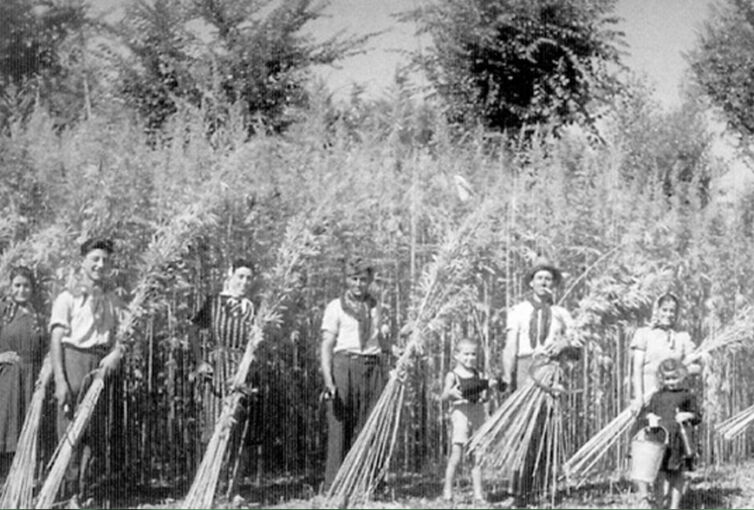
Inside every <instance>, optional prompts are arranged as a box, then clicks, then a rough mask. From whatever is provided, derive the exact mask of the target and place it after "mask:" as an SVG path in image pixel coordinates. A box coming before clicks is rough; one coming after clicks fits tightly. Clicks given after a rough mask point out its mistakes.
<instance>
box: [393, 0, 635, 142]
mask: <svg viewBox="0 0 754 510" xmlns="http://www.w3.org/2000/svg"><path fill="white" fill-rule="evenodd" d="M614 3H615V2H614V0H608V1H604V0H439V1H438V2H436V3H434V4H433V5H432V6H431V7H427V8H420V9H418V10H415V11H413V12H411V13H409V14H408V15H407V16H406V17H405V18H404V19H412V20H415V21H416V22H418V23H419V26H420V30H419V32H420V33H422V34H428V35H429V36H430V37H431V38H432V40H433V42H434V46H433V47H432V48H431V49H430V50H429V51H428V52H427V53H426V54H420V55H418V58H417V60H418V62H419V63H420V65H421V66H422V68H423V69H425V70H426V72H427V74H428V77H429V80H430V81H431V83H432V84H433V85H434V86H435V88H436V89H437V91H438V92H439V93H440V95H441V96H443V97H444V98H445V99H446V101H447V102H448V103H449V108H450V111H449V115H450V118H451V120H452V121H462V122H468V121H471V122H475V121H476V120H477V119H481V120H482V121H483V123H484V124H485V125H487V126H488V127H491V128H496V129H507V128H519V127H521V126H522V125H524V124H532V123H542V122H549V121H555V122H558V123H562V122H569V121H573V120H584V119H587V120H588V119H590V118H591V116H590V113H589V111H588V110H587V105H588V104H589V103H590V101H592V100H593V99H597V98H600V97H601V94H603V93H604V92H606V91H609V90H611V88H612V87H614V86H615V84H616V83H615V81H614V80H613V79H612V78H611V75H610V73H609V71H608V64H609V63H618V61H619V59H618V51H617V49H616V44H617V43H618V42H619V41H620V38H621V36H622V34H621V33H620V32H617V31H614V30H612V29H610V28H609V27H610V25H612V24H614V23H615V22H616V20H615V18H612V17H610V16H609V15H610V13H611V12H612V10H613V6H614Z"/></svg>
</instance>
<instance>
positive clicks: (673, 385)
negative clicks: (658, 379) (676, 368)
mask: <svg viewBox="0 0 754 510" xmlns="http://www.w3.org/2000/svg"><path fill="white" fill-rule="evenodd" d="M682 382H683V380H682V379H681V378H680V377H668V378H666V379H665V387H666V388H668V389H669V390H677V389H678V388H679V387H680V386H681V383H682Z"/></svg>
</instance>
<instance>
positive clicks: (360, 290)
mask: <svg viewBox="0 0 754 510" xmlns="http://www.w3.org/2000/svg"><path fill="white" fill-rule="evenodd" d="M373 279H374V268H373V267H372V266H371V265H369V263H368V262H367V261H366V260H364V259H362V258H361V257H356V258H353V259H351V260H349V261H348V263H347V264H346V288H347V290H348V293H349V294H351V296H353V297H355V298H362V297H364V296H365V295H366V293H367V289H369V284H371V283H372V280H373Z"/></svg>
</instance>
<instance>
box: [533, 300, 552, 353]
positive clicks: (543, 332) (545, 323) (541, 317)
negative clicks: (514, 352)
mask: <svg viewBox="0 0 754 510" xmlns="http://www.w3.org/2000/svg"><path fill="white" fill-rule="evenodd" d="M528 301H529V303H531V306H533V307H534V311H533V312H532V314H531V318H530V319H529V343H530V344H531V348H532V349H536V348H537V346H539V345H542V344H544V343H545V339H546V338H547V334H548V333H549V332H550V323H551V322H552V296H547V297H544V298H537V297H535V296H534V295H531V296H529V298H528Z"/></svg>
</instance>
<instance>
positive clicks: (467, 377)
mask: <svg viewBox="0 0 754 510" xmlns="http://www.w3.org/2000/svg"><path fill="white" fill-rule="evenodd" d="M478 349H479V345H478V344H477V342H475V341H474V340H471V339H469V338H464V339H461V340H459V341H458V343H457V344H456V348H455V360H456V365H455V367H454V368H453V370H451V371H450V372H448V374H447V375H446V376H445V385H444V388H443V392H442V399H443V400H447V401H449V402H450V420H451V425H452V445H451V450H450V457H449V458H448V467H447V469H446V470H445V485H444V488H443V498H444V499H445V500H446V501H450V500H452V499H453V478H454V477H455V473H456V468H458V464H459V462H460V461H461V456H462V455H463V447H464V445H465V444H466V442H467V441H468V440H469V437H471V435H472V434H473V432H474V431H475V430H476V429H477V428H479V426H480V425H481V424H482V423H483V422H484V420H485V418H486V416H485V411H484V406H483V405H482V403H481V402H480V400H481V399H480V397H481V394H482V393H483V392H484V391H485V390H486V389H487V388H490V387H495V386H497V383H496V381H495V380H494V379H493V380H490V381H488V380H487V379H482V378H481V377H480V376H479V372H478V371H477V368H476V367H477V351H478ZM472 460H473V462H474V464H473V467H472V468H471V481H472V485H473V487H474V501H477V502H481V501H484V494H483V492H482V470H481V467H480V466H479V464H478V463H477V462H476V459H472Z"/></svg>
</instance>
